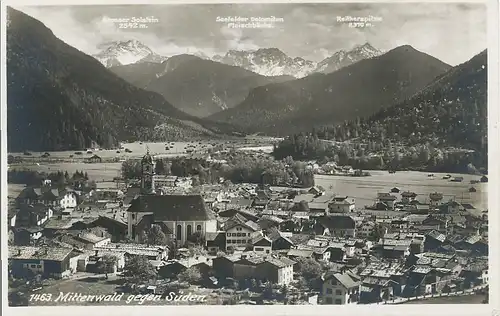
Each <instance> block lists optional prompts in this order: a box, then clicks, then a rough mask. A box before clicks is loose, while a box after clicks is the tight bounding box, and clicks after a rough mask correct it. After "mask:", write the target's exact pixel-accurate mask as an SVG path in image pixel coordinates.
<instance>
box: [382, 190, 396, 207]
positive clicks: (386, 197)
mask: <svg viewBox="0 0 500 316" xmlns="http://www.w3.org/2000/svg"><path fill="white" fill-rule="evenodd" d="M377 199H378V201H379V202H380V203H384V204H385V205H387V206H388V208H389V209H394V203H395V201H396V200H397V197H395V196H394V195H391V194H389V193H379V194H378V197H377Z"/></svg>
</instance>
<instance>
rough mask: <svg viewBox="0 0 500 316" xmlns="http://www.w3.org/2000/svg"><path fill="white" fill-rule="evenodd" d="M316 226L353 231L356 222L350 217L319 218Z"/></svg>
mask: <svg viewBox="0 0 500 316" xmlns="http://www.w3.org/2000/svg"><path fill="white" fill-rule="evenodd" d="M317 220H318V224H320V225H321V226H323V227H324V228H328V229H354V228H355V227H356V222H355V221H354V219H353V218H352V217H350V216H321V217H318V219H317Z"/></svg>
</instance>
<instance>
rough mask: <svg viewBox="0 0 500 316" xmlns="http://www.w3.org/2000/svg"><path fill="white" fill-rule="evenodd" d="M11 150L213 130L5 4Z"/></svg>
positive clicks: (80, 145)
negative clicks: (127, 80) (132, 83)
mask: <svg viewBox="0 0 500 316" xmlns="http://www.w3.org/2000/svg"><path fill="white" fill-rule="evenodd" d="M7 14H8V30H7V113H8V122H7V125H8V126H7V128H8V131H7V139H8V150H9V151H21V150H26V149H30V150H63V149H82V148H86V147H90V146H93V145H95V144H98V145H101V146H105V147H111V146H115V145H116V144H117V143H118V141H123V140H133V139H139V138H140V139H162V138H167V137H168V138H170V139H173V138H176V137H180V136H192V137H194V136H201V135H213V134H214V133H217V132H218V130H217V127H215V125H214V124H208V123H206V122H202V121H200V120H199V119H197V118H194V117H191V116H189V115H187V114H185V113H183V112H181V111H179V110H177V109H176V108H175V107H173V106H172V105H171V104H170V103H168V102H166V101H165V99H164V98H163V97H162V96H160V95H159V94H156V93H154V92H148V91H145V90H142V89H139V88H137V87H135V86H133V85H131V84H129V83H127V82H126V81H125V80H123V79H121V78H119V77H118V76H116V75H115V74H113V73H112V72H111V71H109V70H108V69H106V68H105V67H104V66H103V65H101V64H100V63H99V62H98V61H97V60H96V59H94V58H92V57H90V56H88V55H86V54H84V53H82V52H80V51H78V50H77V49H75V48H73V47H71V46H69V45H67V44H66V43H64V42H62V41H61V40H59V39H58V38H56V37H55V36H54V35H53V33H52V32H51V31H50V30H49V29H48V28H46V27H45V26H44V25H43V24H42V23H41V22H39V21H38V20H35V19H33V18H31V17H29V16H27V15H26V14H24V13H22V12H20V11H17V10H14V9H12V8H8V11H7Z"/></svg>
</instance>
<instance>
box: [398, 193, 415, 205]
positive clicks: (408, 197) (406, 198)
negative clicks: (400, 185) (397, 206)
mask: <svg viewBox="0 0 500 316" xmlns="http://www.w3.org/2000/svg"><path fill="white" fill-rule="evenodd" d="M416 197H417V194H416V193H415V192H409V191H406V192H403V193H401V202H403V203H404V204H408V203H410V202H412V201H414V200H415V198H416Z"/></svg>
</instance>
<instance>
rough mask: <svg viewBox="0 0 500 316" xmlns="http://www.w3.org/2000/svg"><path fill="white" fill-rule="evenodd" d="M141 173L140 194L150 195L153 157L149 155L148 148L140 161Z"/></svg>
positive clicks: (152, 186) (152, 188)
mask: <svg viewBox="0 0 500 316" xmlns="http://www.w3.org/2000/svg"><path fill="white" fill-rule="evenodd" d="M141 173H142V174H141V194H152V193H153V192H154V183H153V174H154V163H153V157H151V155H150V154H149V148H147V152H146V155H144V157H142V160H141Z"/></svg>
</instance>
